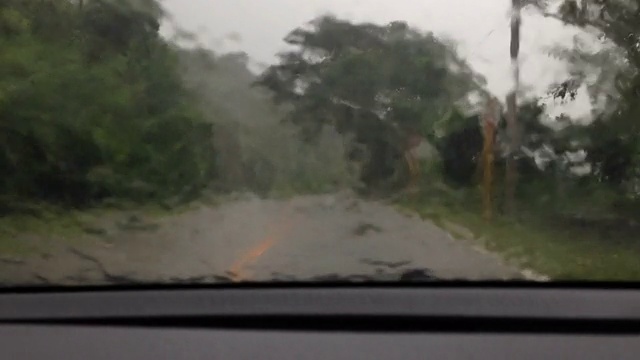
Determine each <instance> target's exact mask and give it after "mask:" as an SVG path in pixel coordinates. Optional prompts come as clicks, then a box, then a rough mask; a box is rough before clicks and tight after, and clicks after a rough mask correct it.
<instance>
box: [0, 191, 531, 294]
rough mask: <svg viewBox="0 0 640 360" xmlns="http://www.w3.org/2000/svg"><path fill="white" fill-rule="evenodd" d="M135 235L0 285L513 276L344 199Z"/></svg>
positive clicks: (271, 203)
mask: <svg viewBox="0 0 640 360" xmlns="http://www.w3.org/2000/svg"><path fill="white" fill-rule="evenodd" d="M134 220H136V221H139V222H140V224H141V226H139V228H135V227H131V228H132V229H129V230H122V231H119V232H112V233H110V234H108V235H103V236H93V237H87V239H86V240H83V241H76V242H74V244H73V245H69V244H64V245H63V244H62V243H60V244H57V243H56V242H55V241H50V242H48V244H49V245H48V246H47V247H43V248H42V250H41V251H38V252H36V253H34V255H32V256H29V257H27V258H23V259H19V260H18V261H15V262H14V263H9V264H8V263H6V262H5V263H3V264H0V270H1V274H2V275H0V276H1V278H0V280H2V281H3V282H7V281H10V280H11V281H14V282H22V283H27V282H29V283H32V282H39V283H61V284H77V283H86V282H90V283H102V282H104V281H108V282H127V281H132V280H133V281H153V282H157V281H160V282H164V281H190V280H191V281H216V280H225V279H228V280H232V281H263V280H273V279H278V280H307V279H326V280H330V279H343V278H349V279H353V280H358V279H359V278H360V279H364V278H365V277H371V278H374V279H376V280H397V279H398V276H399V274H402V273H406V272H408V271H409V272H412V273H414V274H422V276H423V277H424V276H427V275H428V276H432V277H434V278H436V279H445V280H446V279H468V280H479V279H483V280H486V279H491V280H494V279H514V278H522V274H521V273H520V271H519V270H518V269H516V268H514V267H512V266H509V265H507V264H505V263H504V262H503V261H502V260H501V259H500V258H499V257H498V256H496V255H493V254H489V253H487V252H485V251H482V250H480V249H476V248H474V247H473V246H472V245H471V242H468V241H461V240H454V239H453V238H451V237H450V236H449V235H448V234H447V233H446V232H444V231H443V230H441V229H439V228H438V227H436V226H435V225H433V224H431V223H430V222H428V221H424V220H421V219H419V218H417V217H415V216H410V215H406V214H403V213H401V212H399V211H398V210H396V209H395V208H394V207H392V206H390V205H386V204H383V203H380V202H373V201H365V200H361V199H358V198H356V197H354V196H353V195H350V194H346V193H345V194H335V195H321V196H299V197H296V198H293V199H290V200H264V199H259V198H255V197H249V198H245V199H241V200H235V201H231V202H226V203H224V204H222V205H218V206H216V207H212V206H202V207H200V208H197V209H193V210H191V211H188V212H185V213H182V214H180V215H175V216H172V217H167V218H164V219H161V220H157V219H156V220H153V222H152V223H149V224H145V223H144V222H143V221H140V220H139V219H134Z"/></svg>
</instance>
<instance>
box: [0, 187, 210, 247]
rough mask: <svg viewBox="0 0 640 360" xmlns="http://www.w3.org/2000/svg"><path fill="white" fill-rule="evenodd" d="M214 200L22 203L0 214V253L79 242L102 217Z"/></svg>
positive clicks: (175, 210) (180, 209)
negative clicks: (77, 205) (73, 205)
mask: <svg viewBox="0 0 640 360" xmlns="http://www.w3.org/2000/svg"><path fill="white" fill-rule="evenodd" d="M217 201H218V199H213V198H211V197H208V198H205V199H201V200H200V201H198V202H197V203H195V202H194V203H188V204H179V205H174V206H167V205H166V204H159V203H150V204H145V205H140V204H135V203H128V202H122V201H117V202H115V201H114V202H105V203H104V204H101V205H100V206H98V207H94V208H89V209H81V210H80V209H65V208H60V207H55V206H51V205H47V204H22V205H21V206H20V209H19V211H16V212H14V213H11V214H8V215H5V216H2V217H0V256H4V257H13V256H23V255H28V254H30V253H31V252H33V251H34V249H35V246H41V244H42V241H55V242H56V243H59V242H60V241H64V242H65V243H67V244H74V243H77V242H80V241H83V239H85V238H84V237H83V235H87V234H91V233H94V234H100V232H101V231H102V230H101V229H102V228H103V226H104V225H105V220H109V219H113V218H114V217H118V216H126V215H129V214H139V215H143V216H144V217H147V218H151V219H160V218H163V217H166V216H170V215H178V214H182V213H185V212H187V211H189V210H192V209H193V208H194V207H196V206H199V205H202V204H207V205H215V204H216V203H217ZM34 240H37V241H35V242H34ZM36 243H37V244H36Z"/></svg>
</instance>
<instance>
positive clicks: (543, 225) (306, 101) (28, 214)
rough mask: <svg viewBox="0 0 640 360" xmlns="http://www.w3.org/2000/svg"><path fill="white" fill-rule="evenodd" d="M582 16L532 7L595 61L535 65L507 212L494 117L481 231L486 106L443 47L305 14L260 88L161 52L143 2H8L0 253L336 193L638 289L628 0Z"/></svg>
mask: <svg viewBox="0 0 640 360" xmlns="http://www.w3.org/2000/svg"><path fill="white" fill-rule="evenodd" d="M532 3H536V2H532ZM540 3H541V4H542V3H544V2H540ZM582 3H584V5H583V7H577V6H576V2H575V1H573V0H566V1H565V5H564V6H562V7H560V10H559V11H556V12H551V11H550V10H549V9H547V8H545V7H544V5H535V6H536V8H537V9H538V10H539V11H540V12H542V13H543V14H545V16H548V17H553V18H556V19H558V21H562V22H563V23H565V24H566V25H567V26H573V27H576V28H580V29H583V30H584V34H583V35H584V36H583V37H582V38H581V39H586V40H584V41H587V42H588V41H593V39H600V40H599V41H600V42H599V44H600V45H599V46H598V47H596V48H589V47H586V46H581V44H580V43H579V41H578V40H577V41H578V42H577V43H576V46H575V47H573V48H554V49H550V55H552V56H555V57H557V58H559V59H561V60H563V61H566V63H567V65H568V67H569V68H570V72H569V73H570V75H568V78H567V79H563V80H562V81H559V82H558V83H557V84H553V85H552V86H551V87H550V88H549V91H548V94H544V95H543V96H540V97H533V96H528V95H527V96H523V97H522V101H521V102H520V104H519V106H518V114H519V115H518V120H519V123H520V124H521V132H522V134H523V136H522V147H521V150H522V151H520V153H519V154H518V155H519V157H518V162H517V163H518V168H519V183H518V188H517V192H516V194H515V201H516V205H517V206H516V209H515V210H514V209H509V207H507V206H505V203H506V199H505V197H504V183H503V178H504V174H505V166H506V165H505V162H506V161H505V159H504V156H503V153H502V151H501V149H502V148H504V145H505V143H506V140H505V139H506V130H505V128H504V116H505V114H504V113H503V114H500V115H499V116H501V117H502V120H503V121H501V125H500V126H499V128H498V131H497V133H498V135H497V141H496V146H495V157H496V161H495V170H494V174H495V177H494V179H493V203H492V206H493V213H494V217H493V218H492V219H491V220H490V221H489V220H486V219H483V218H482V216H481V214H482V213H483V208H482V206H481V201H480V198H481V193H480V192H481V190H480V187H479V180H480V174H481V169H480V168H479V158H480V153H481V150H482V146H483V141H484V140H483V136H482V129H481V128H480V125H479V124H480V119H481V116H482V115H481V114H482V113H483V112H484V110H485V105H486V102H487V99H488V98H489V97H490V96H491V94H490V93H489V92H488V91H487V89H486V84H485V80H484V79H483V77H482V76H481V75H480V74H478V73H476V72H475V71H474V69H473V68H472V67H471V66H470V65H469V64H468V63H467V62H466V60H465V59H464V58H463V57H462V56H461V55H460V54H459V53H458V51H457V48H456V44H455V42H453V41H451V40H449V39H446V38H442V37H438V36H436V35H434V34H432V33H429V32H425V31H421V30H418V29H417V28H414V27H412V26H411V24H407V23H405V22H402V21H396V22H392V23H389V24H373V23H353V22H350V21H347V20H344V19H339V18H336V17H333V16H328V15H327V16H320V17H318V18H316V19H313V21H312V22H311V23H310V24H308V25H309V26H301V27H300V28H296V29H292V31H291V32H290V34H289V35H288V36H287V37H286V38H285V39H284V42H285V43H286V44H287V45H288V47H287V48H288V49H289V50H288V51H286V52H283V53H281V54H279V57H278V58H279V60H278V62H277V63H275V64H271V65H270V66H268V67H266V68H265V69H263V71H261V72H260V73H259V74H256V71H255V70H254V71H252V70H250V68H251V61H252V60H251V59H250V58H249V57H248V56H247V55H246V54H244V53H227V54H218V53H215V52H213V51H211V50H208V49H204V48H198V47H195V48H194V47H193V46H191V47H186V46H181V45H180V41H177V40H176V39H167V38H165V37H163V36H161V35H160V27H161V24H162V23H163V22H164V21H166V20H167V19H166V14H165V13H164V11H163V9H162V7H161V6H160V3H159V2H157V1H155V0H136V1H124V0H41V1H24V0H5V1H3V2H2V3H1V4H0V43H1V44H2V49H3V51H2V53H1V54H0V130H1V131H0V172H1V173H2V174H3V176H2V178H1V179H0V228H1V230H0V240H2V241H0V253H2V252H5V251H11V250H15V251H16V252H20V251H23V250H24V249H23V248H22V247H21V246H22V245H21V244H20V243H19V241H16V236H17V235H18V234H21V233H23V232H25V231H26V232H39V233H48V234H59V235H60V236H61V237H69V238H72V237H73V236H72V235H71V234H72V233H73V234H75V233H82V232H85V233H86V232H91V231H94V230H93V229H91V228H87V223H90V222H91V221H90V219H89V220H87V219H86V217H91V216H94V217H99V216H102V215H103V214H104V212H106V213H109V212H111V211H130V210H132V209H136V211H142V212H143V213H145V214H151V215H153V216H156V215H160V216H161V215H165V214H168V213H173V212H175V211H179V209H182V208H184V206H187V205H186V204H189V203H191V202H193V201H200V200H202V199H207V201H216V200H217V199H220V198H223V197H224V196H226V195H228V194H233V193H239V192H252V193H256V194H259V195H260V196H265V197H266V196H280V197H283V196H292V195H295V194H308V193H323V192H332V191H336V190H340V189H345V188H350V189H355V190H356V191H358V192H359V193H360V194H362V195H363V196H375V197H381V196H382V197H392V198H394V199H396V202H397V203H398V204H399V205H400V206H402V207H404V208H406V209H411V210H412V211H416V212H418V213H420V214H421V215H422V216H424V217H426V218H429V219H431V220H432V221H434V222H435V223H436V224H438V225H440V226H442V227H443V228H444V229H446V230H447V231H449V232H450V233H451V234H452V235H454V236H456V237H460V238H465V239H467V240H468V241H472V242H474V243H475V244H477V245H480V246H483V247H485V248H487V249H488V250H491V251H497V252H499V253H502V254H504V255H505V257H507V258H509V259H510V260H512V261H514V262H515V263H517V264H519V265H521V266H523V267H526V268H531V269H533V270H534V271H536V272H539V273H541V274H545V275H548V276H550V277H551V278H553V279H598V280H625V279H626V280H637V279H639V278H640V260H638V259H640V239H638V236H637V233H638V230H639V229H640V225H639V222H640V198H639V194H640V193H639V191H640V190H639V188H640V187H639V184H640V171H639V169H640V166H639V164H640V157H639V155H638V154H640V152H639V151H638V149H640V141H639V140H640V137H639V136H638V135H639V131H640V128H639V127H638V124H639V123H638V119H639V118H640V102H638V101H637V100H638V98H639V97H638V89H640V71H639V70H640V54H639V50H638V49H639V47H638V43H639V42H640V40H639V36H640V18H639V15H638V12H637V11H636V10H637V4H636V5H635V7H634V4H635V3H634V2H633V1H627V0H619V1H611V2H602V1H599V0H593V1H583V2H582ZM586 7H589V9H590V11H585V10H584V9H586ZM301 25H302V24H301ZM612 25H616V26H612ZM178 40H179V39H178ZM505 46H506V44H505ZM586 49H591V50H586ZM507 70H508V69H505V71H507ZM580 91H583V92H587V94H588V96H589V97H590V99H591V100H592V103H593V108H594V111H593V113H594V115H593V119H592V121H591V122H589V123H588V124H583V125H579V124H578V122H577V121H576V120H577V119H572V118H571V115H570V114H562V115H560V116H558V117H555V118H551V117H550V116H549V115H548V111H547V109H546V108H545V106H544V103H545V101H544V100H545V99H549V98H553V99H554V100H555V101H557V102H571V101H573V100H574V99H575V97H576V95H577V94H578V92H580ZM416 139H419V140H420V141H421V142H422V144H423V145H424V144H426V145H425V146H426V147H423V149H422V151H421V153H420V154H419V156H418V158H419V159H420V160H419V163H420V169H421V170H420V171H421V173H420V174H419V177H418V180H417V182H415V176H412V175H411V174H414V175H415V169H414V168H413V167H412V166H409V164H408V162H407V160H406V154H407V151H409V150H411V149H412V146H413V145H415V144H414V141H415V140H416ZM425 148H426V150H425ZM412 182H413V183H412ZM408 185H411V189H412V191H411V192H406V188H407V186H408ZM92 214H94V215H92ZM456 224H457V225H456Z"/></svg>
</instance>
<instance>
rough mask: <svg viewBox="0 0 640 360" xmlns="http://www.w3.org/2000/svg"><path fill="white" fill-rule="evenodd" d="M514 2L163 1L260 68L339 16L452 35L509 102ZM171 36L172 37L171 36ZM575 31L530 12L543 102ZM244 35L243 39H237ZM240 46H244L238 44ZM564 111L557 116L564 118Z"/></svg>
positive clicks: (531, 49)
mask: <svg viewBox="0 0 640 360" xmlns="http://www.w3.org/2000/svg"><path fill="white" fill-rule="evenodd" d="M510 2H511V1H510V0H163V4H164V5H165V8H166V9H167V10H168V12H169V13H170V14H172V15H173V17H174V20H175V22H176V23H177V24H178V26H180V27H181V28H183V29H185V30H188V31H191V32H193V33H195V34H196V35H197V36H198V37H199V39H200V43H202V44H203V45H205V46H207V47H210V48H213V49H214V50H218V51H221V52H226V51H237V50H242V51H245V52H246V53H247V54H249V56H250V57H251V58H252V59H253V60H254V61H257V62H259V63H273V62H274V60H275V57H274V55H275V54H276V53H277V52H278V51H280V50H282V49H283V48H284V43H283V41H282V39H283V38H284V37H285V36H286V34H288V33H289V32H290V31H291V30H293V29H294V28H296V27H298V26H301V25H303V24H305V23H306V22H308V21H310V20H312V19H313V18H314V17H316V16H318V15H322V14H326V13H332V14H334V15H336V16H338V17H340V18H345V19H350V20H353V21H357V22H360V21H370V22H375V23H381V24H382V23H388V22H390V21H394V20H404V21H406V22H407V23H409V24H410V25H411V26H414V27H416V28H419V29H422V30H426V31H432V32H434V33H436V34H443V35H446V36H448V37H450V38H452V39H454V40H456V41H457V42H458V44H459V48H458V51H459V53H460V54H461V55H462V56H463V57H465V58H466V59H467V61H469V63H470V64H471V65H472V66H473V67H474V68H475V69H476V71H478V72H479V73H481V74H482V75H484V76H485V77H486V78H487V82H488V85H487V86H488V88H489V90H490V91H491V92H493V93H494V94H495V95H496V96H498V97H499V98H501V99H503V98H504V96H505V95H506V93H507V92H508V91H509V89H510V86H511V79H510V60H509V18H508V13H509V6H510ZM165 31H167V32H168V30H166V29H165ZM575 33H576V32H575V30H572V29H570V28H567V27H565V26H563V25H562V24H561V23H560V22H558V21H555V20H551V19H544V18H542V17H540V16H537V15H534V14H533V13H531V12H528V11H525V13H524V16H523V28H522V41H521V84H522V85H523V86H524V87H527V88H531V93H532V94H536V95H542V94H544V93H545V92H546V90H547V87H548V86H549V84H551V83H552V82H553V81H554V80H559V79H564V77H565V75H566V68H565V66H564V65H563V64H562V63H560V62H558V61H555V60H552V59H550V58H549V57H548V56H547V54H546V50H545V48H547V47H550V46H552V45H555V44H571V39H572V37H573V35H574V34H575ZM231 34H237V35H239V37H236V36H230V35H231ZM238 38H239V40H238ZM560 110H561V109H558V108H556V109H555V110H554V111H552V112H554V113H555V112H558V111H560ZM562 111H567V112H569V113H571V114H572V115H573V116H575V117H578V118H580V117H582V116H587V115H588V114H589V111H590V107H589V101H588V98H587V96H586V95H582V96H579V98H578V99H577V101H576V102H573V103H571V104H570V105H569V106H568V108H567V107H566V106H565V107H564V108H563V109H562Z"/></svg>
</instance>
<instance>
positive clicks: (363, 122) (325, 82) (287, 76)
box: [257, 16, 483, 185]
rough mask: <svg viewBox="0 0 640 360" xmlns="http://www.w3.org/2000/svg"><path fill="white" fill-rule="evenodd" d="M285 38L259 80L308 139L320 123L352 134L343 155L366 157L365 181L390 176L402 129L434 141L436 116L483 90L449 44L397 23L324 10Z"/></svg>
mask: <svg viewBox="0 0 640 360" xmlns="http://www.w3.org/2000/svg"><path fill="white" fill-rule="evenodd" d="M285 42H286V43H287V44H288V45H290V46H291V47H293V50H291V51H288V52H284V53H281V54H280V55H279V57H280V62H279V63H278V64H276V65H273V66H271V67H269V68H268V69H267V70H266V71H265V72H264V73H263V74H262V76H261V77H260V79H259V81H258V82H257V84H258V85H260V86H263V87H265V88H267V89H269V90H271V91H272V92H273V99H274V100H275V102H276V103H277V104H285V105H287V106H290V107H291V108H292V111H291V112H290V113H289V114H288V119H289V120H290V121H291V122H292V123H293V124H295V125H297V126H298V127H299V128H300V129H301V131H302V134H303V136H304V137H305V138H306V139H308V140H309V139H313V138H314V137H315V136H316V134H318V132H319V130H320V129H322V128H323V126H325V125H329V126H331V127H333V128H334V129H335V130H336V131H337V132H339V133H340V134H346V135H351V136H353V138H354V144H353V145H354V146H353V147H352V148H351V150H350V152H349V156H350V159H351V160H357V161H360V162H363V163H364V165H363V170H362V176H361V179H362V180H363V181H364V182H365V183H367V184H369V185H371V184H374V183H375V182H377V181H380V180H384V179H388V178H389V177H390V176H392V175H393V173H394V172H395V169H396V167H397V164H398V162H399V160H400V159H402V151H403V149H404V146H405V141H406V136H407V135H408V134H410V133H418V134H421V135H423V136H425V137H426V138H427V139H430V140H435V139H436V137H437V136H438V134H436V132H435V131H434V129H435V128H436V126H435V125H436V124H437V123H438V121H439V120H441V119H442V118H443V117H444V116H446V114H447V113H448V112H449V111H450V110H451V109H452V108H455V107H461V108H464V107H465V106H469V95H470V94H471V93H472V92H474V91H482V84H483V79H482V78H481V77H479V76H478V75H476V74H475V73H474V72H473V71H472V70H471V69H470V67H469V66H468V65H467V64H466V63H465V62H464V61H463V60H461V59H460V58H459V57H458V56H457V54H456V52H455V50H454V48H453V46H452V45H451V44H450V43H447V42H445V41H441V40H439V39H438V38H436V37H435V36H434V35H433V34H430V33H428V34H423V33H421V32H419V31H417V30H415V29H413V28H411V27H409V26H408V25H407V24H406V23H403V22H392V23H390V24H388V25H384V26H381V25H375V24H370V23H363V24H353V23H350V22H348V21H344V20H340V19H336V18H334V17H331V16H323V17H320V18H317V19H315V20H314V21H312V22H311V23H310V28H307V27H301V28H298V29H295V30H294V31H292V32H291V33H290V34H289V35H288V36H287V37H286V38H285Z"/></svg>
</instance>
